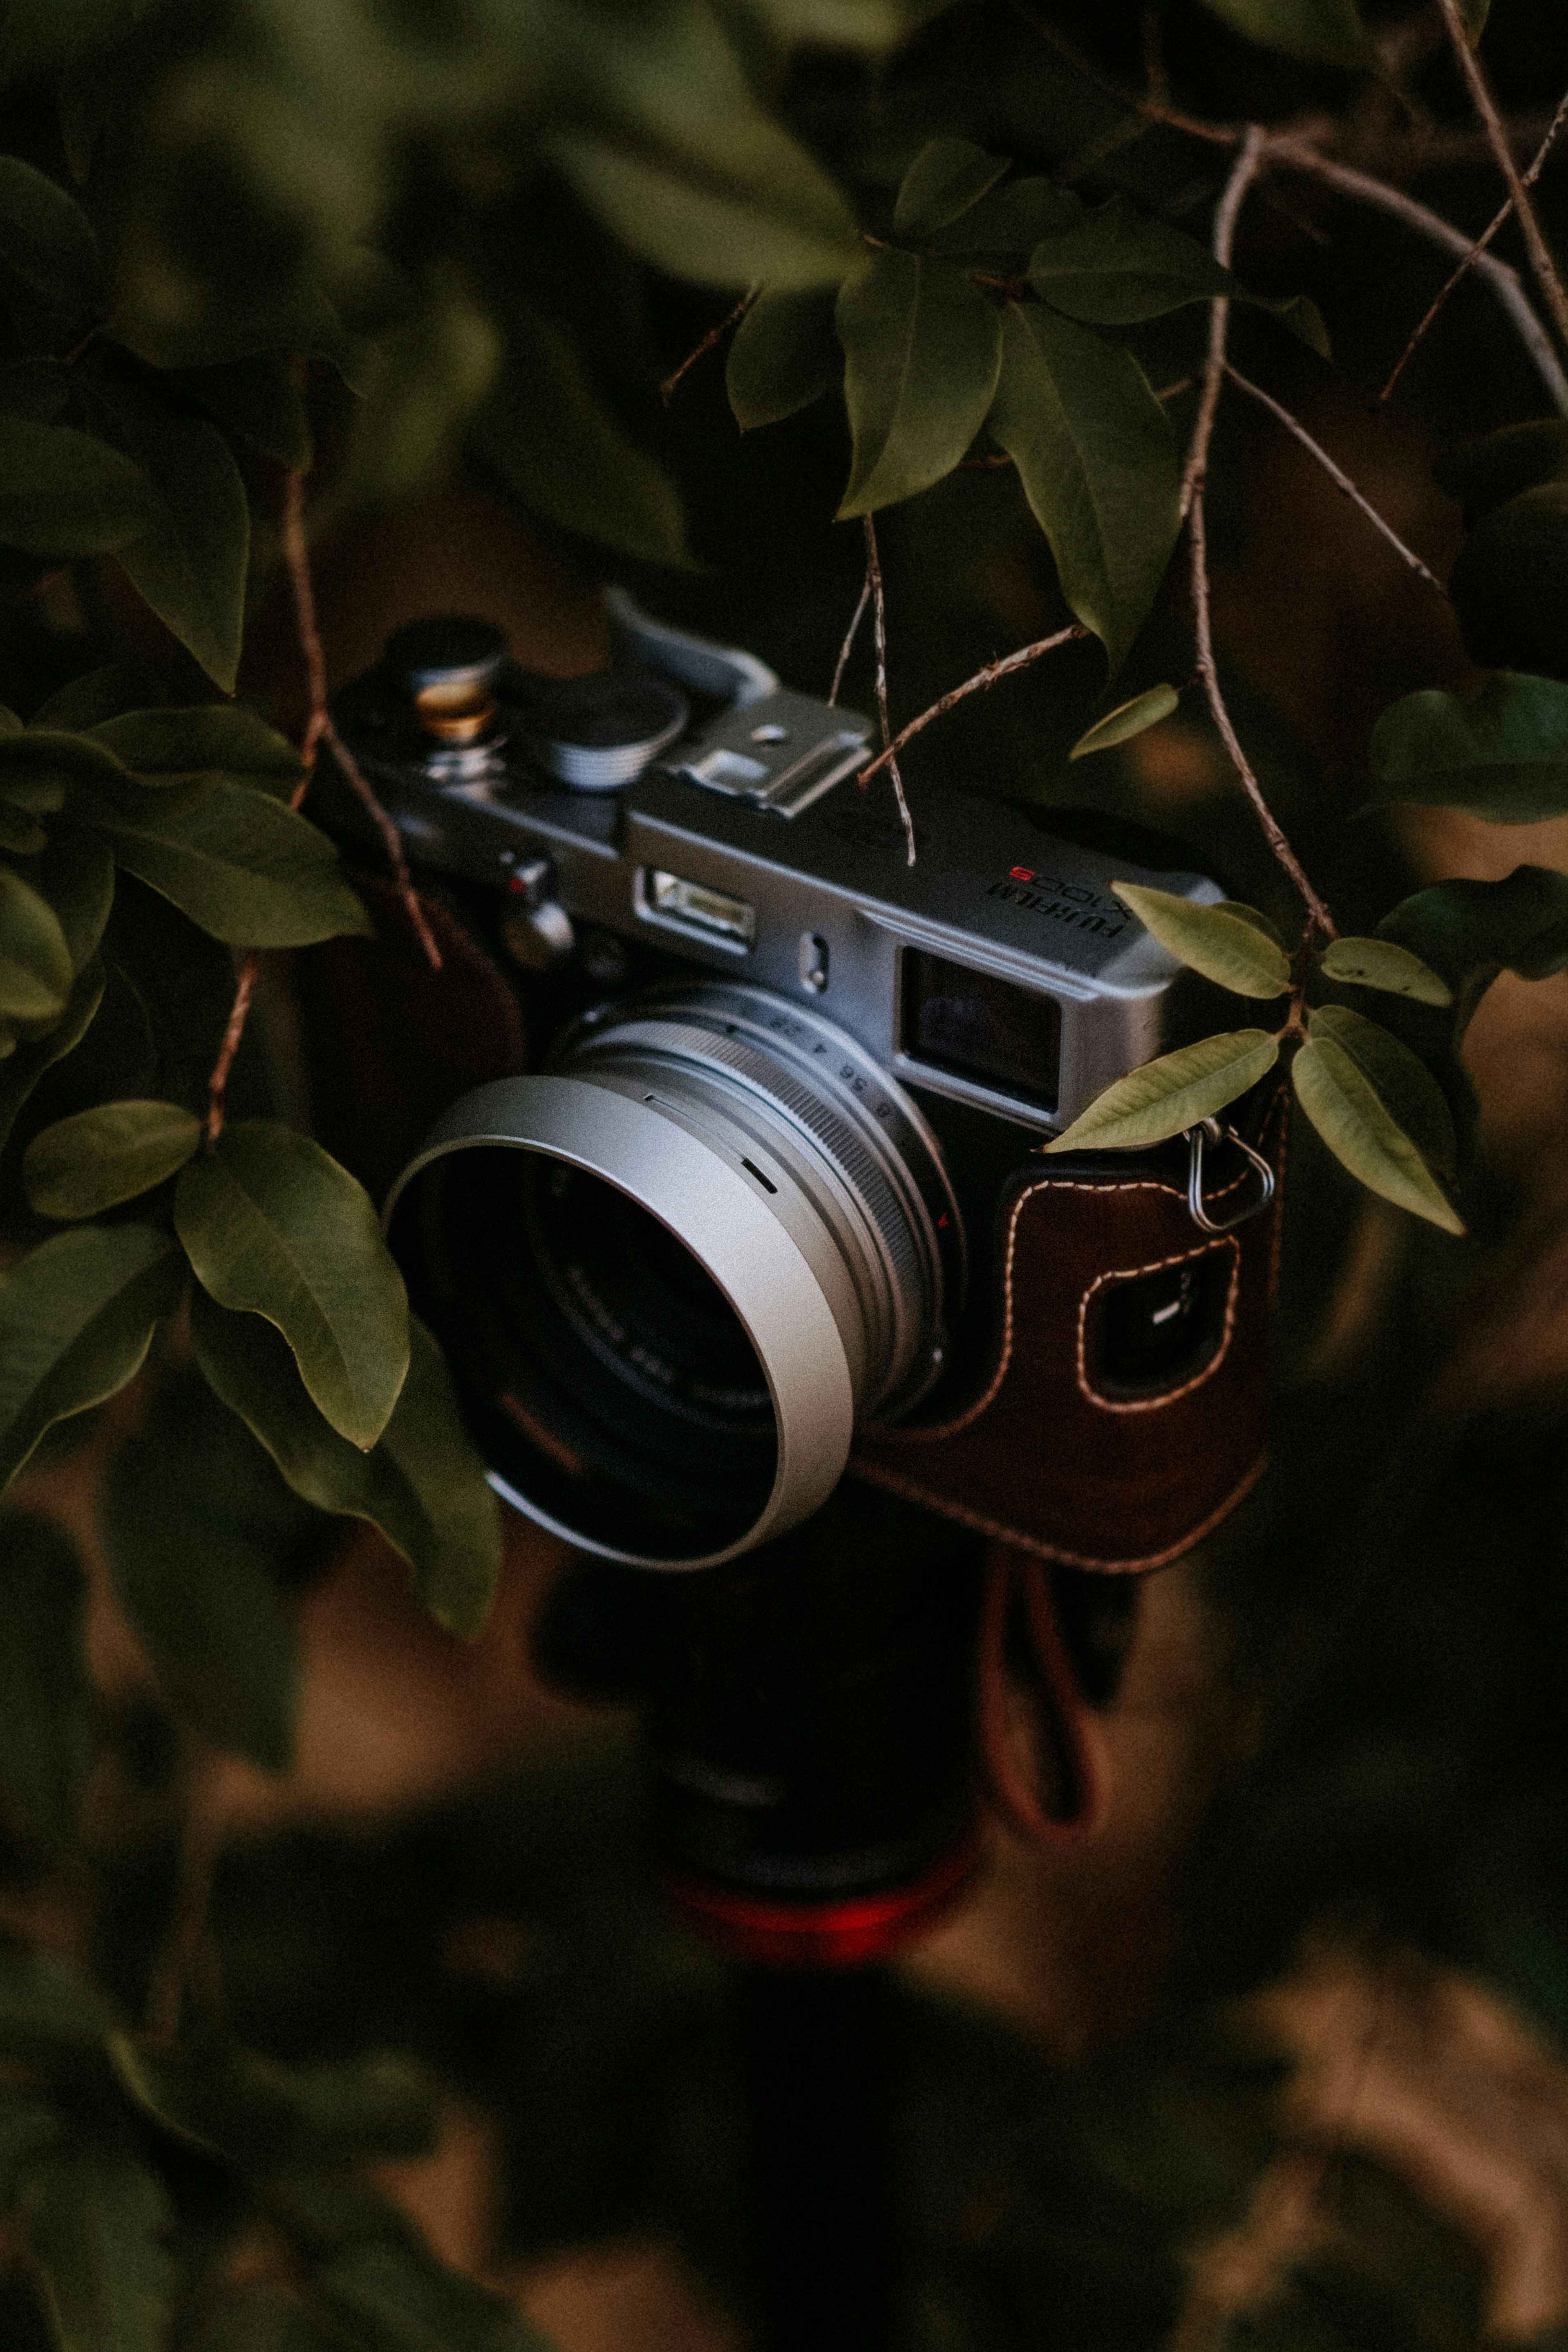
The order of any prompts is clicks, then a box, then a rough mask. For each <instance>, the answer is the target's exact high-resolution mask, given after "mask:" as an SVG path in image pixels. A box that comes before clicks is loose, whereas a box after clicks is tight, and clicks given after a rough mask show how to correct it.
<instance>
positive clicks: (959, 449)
mask: <svg viewBox="0 0 1568 2352" xmlns="http://www.w3.org/2000/svg"><path fill="white" fill-rule="evenodd" d="M837 331H838V340H839V341H840V342H841V343H842V344H843V346H844V354H845V373H844V397H845V402H846V404H847V407H848V411H849V425H850V429H851V431H852V433H853V435H854V440H855V454H854V459H853V463H852V464H851V467H850V469H849V482H848V487H847V489H846V490H845V493H844V498H843V500H842V502H841V504H840V506H839V509H838V511H839V514H840V515H841V516H845V515H859V514H870V513H872V512H873V511H874V510H875V509H877V508H878V507H882V506H890V505H892V504H893V503H894V501H895V500H897V499H907V498H912V497H913V496H914V494H915V493H916V491H918V490H923V489H928V488H930V487H931V483H933V482H938V481H940V480H941V479H942V476H943V475H944V474H947V473H951V472H952V468H953V467H954V466H956V465H957V464H958V462H959V460H960V459H961V458H962V457H963V453H964V451H965V450H966V449H967V448H968V447H969V445H970V443H971V442H972V441H973V438H974V436H975V435H976V434H977V433H978V432H979V430H980V427H981V425H983V424H984V420H985V413H986V411H987V409H988V408H989V407H990V405H991V401H992V395H993V394H994V391H995V388H996V372H997V368H998V366H999V365H1000V362H1001V332H1000V329H999V326H998V322H997V313H996V309H995V306H994V303H991V302H989V301H987V299H985V297H984V294H983V293H982V292H981V291H980V289H979V288H978V287H977V286H975V285H973V283H972V281H971V280H970V279H969V278H966V277H965V276H964V274H963V271H962V270H961V269H959V268H956V267H955V266H954V265H953V264H952V262H950V261H943V260H942V259H940V258H935V257H931V256H926V255H920V254H913V253H900V252H896V251H891V250H889V251H885V252H882V253H877V254H873V255H872V256H871V257H869V258H868V260H866V261H864V262H862V263H861V264H860V265H859V266H858V268H856V269H854V270H853V271H851V273H850V275H849V276H848V277H847V278H846V279H845V282H844V285H843V287H842V289H841V290H840V292H839V296H838V307H837Z"/></svg>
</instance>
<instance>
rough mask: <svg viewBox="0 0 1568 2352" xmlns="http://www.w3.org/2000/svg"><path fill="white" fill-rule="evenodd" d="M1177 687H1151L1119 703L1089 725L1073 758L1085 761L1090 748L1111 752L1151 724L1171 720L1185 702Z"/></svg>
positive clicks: (1080, 738) (1069, 754)
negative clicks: (1113, 747) (1129, 699)
mask: <svg viewBox="0 0 1568 2352" xmlns="http://www.w3.org/2000/svg"><path fill="white" fill-rule="evenodd" d="M1181 699H1182V698H1181V696H1180V695H1179V694H1178V692H1177V691H1176V688H1174V687H1173V686H1151V687H1149V688H1146V689H1145V691H1144V692H1143V693H1142V694H1135V695H1134V696H1133V698H1132V699H1131V702H1121V703H1118V705H1117V707H1116V709H1114V710H1108V711H1107V712H1106V714H1105V717H1104V718H1103V719H1096V720H1095V722H1094V725H1093V726H1092V727H1089V728H1086V729H1085V730H1084V731H1083V733H1082V734H1081V735H1080V736H1079V739H1078V741H1077V742H1076V743H1075V744H1074V745H1073V747H1072V750H1071V751H1069V752H1068V759H1069V760H1081V759H1082V758H1083V757H1084V756H1085V754H1086V753H1087V752H1089V751H1110V747H1111V745H1112V744H1113V743H1127V742H1130V741H1131V739H1132V737H1133V736H1134V735H1142V733H1143V731H1144V730H1145V728H1148V727H1158V725H1159V724H1160V721H1161V719H1169V717H1170V716H1171V713H1172V711H1173V710H1174V709H1176V708H1177V707H1178V705H1179V704H1180V702H1181Z"/></svg>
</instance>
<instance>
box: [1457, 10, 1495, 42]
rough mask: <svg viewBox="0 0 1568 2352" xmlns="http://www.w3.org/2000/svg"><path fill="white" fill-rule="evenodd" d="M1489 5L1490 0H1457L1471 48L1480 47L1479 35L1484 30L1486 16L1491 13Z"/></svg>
mask: <svg viewBox="0 0 1568 2352" xmlns="http://www.w3.org/2000/svg"><path fill="white" fill-rule="evenodd" d="M1491 5H1492V0H1459V15H1460V16H1461V18H1462V19H1463V21H1464V26H1465V31H1466V33H1467V34H1468V37H1469V43H1470V47H1471V48H1472V49H1475V48H1479V47H1480V39H1481V35H1482V34H1483V33H1484V32H1485V31H1486V28H1487V18H1488V16H1489V15H1490V14H1491Z"/></svg>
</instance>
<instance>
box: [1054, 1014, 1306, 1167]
mask: <svg viewBox="0 0 1568 2352" xmlns="http://www.w3.org/2000/svg"><path fill="white" fill-rule="evenodd" d="M1278 1060H1279V1039H1278V1038H1277V1037H1271V1036H1270V1035H1269V1034H1268V1031H1267V1030H1266V1029H1237V1030H1232V1031H1228V1032H1226V1034H1222V1035H1220V1036H1217V1037H1205V1038H1203V1039H1201V1040H1200V1041H1199V1043H1198V1044H1197V1045H1183V1046H1182V1047H1181V1048H1180V1049H1179V1050H1178V1051H1177V1052H1176V1053H1174V1054H1165V1055H1162V1056H1161V1058H1160V1060H1158V1061H1157V1062H1145V1063H1144V1064H1143V1066H1142V1068H1141V1069H1137V1070H1131V1071H1129V1073H1128V1075H1127V1076H1126V1077H1124V1078H1118V1079H1117V1080H1116V1082H1115V1084H1114V1085H1113V1086H1110V1087H1106V1089H1105V1092H1104V1093H1103V1094H1101V1095H1098V1096H1097V1097H1095V1099H1094V1101H1093V1102H1092V1103H1090V1105H1089V1108H1088V1109H1087V1110H1086V1111H1083V1112H1080V1114H1079V1117H1078V1118H1075V1119H1074V1121H1073V1123H1072V1125H1071V1126H1070V1127H1069V1128H1068V1129H1066V1130H1065V1132H1064V1133H1062V1134H1061V1135H1058V1136H1057V1137H1055V1138H1054V1139H1053V1140H1052V1141H1051V1142H1049V1143H1047V1146H1046V1150H1047V1151H1134V1150H1141V1149H1142V1147H1143V1146H1144V1145H1146V1144H1151V1143H1163V1142H1164V1141H1165V1139H1166V1138H1167V1137H1168V1136H1173V1135H1180V1134H1181V1133H1182V1131H1183V1129H1185V1128H1189V1127H1195V1126H1196V1125H1197V1123H1198V1121H1199V1120H1200V1119H1203V1118H1213V1116H1214V1114H1215V1111H1219V1110H1223V1109H1224V1108H1225V1107H1226V1103H1233V1102H1235V1101H1236V1099H1237V1096H1238V1095H1244V1094H1245V1093H1246V1092H1247V1088H1248V1087H1251V1086H1256V1084H1257V1083H1258V1079H1259V1078H1260V1077H1262V1076H1263V1075H1264V1073H1265V1071H1267V1070H1271V1069H1272V1068H1273V1066H1274V1065H1275V1063H1276V1062H1277V1061H1278Z"/></svg>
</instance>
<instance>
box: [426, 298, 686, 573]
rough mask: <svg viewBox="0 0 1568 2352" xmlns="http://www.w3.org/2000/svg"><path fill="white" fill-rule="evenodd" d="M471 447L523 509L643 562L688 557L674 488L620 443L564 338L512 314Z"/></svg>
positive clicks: (547, 324)
mask: <svg viewBox="0 0 1568 2352" xmlns="http://www.w3.org/2000/svg"><path fill="white" fill-rule="evenodd" d="M469 443H470V446H471V447H472V448H473V449H474V451H475V453H476V455H478V456H479V457H481V458H483V460H484V461H485V463H486V464H487V465H489V466H490V467H493V468H494V469H495V471H496V472H497V473H498V474H499V475H500V478H501V480H502V481H503V482H504V483H505V484H506V485H507V488H509V489H510V490H511V491H512V492H513V493H514V494H515V495H516V496H517V497H518V498H519V499H521V501H522V503H523V505H524V506H525V507H527V508H529V509H531V512H533V513H534V514H537V515H541V516H542V517H543V519H544V520H545V521H546V522H552V523H555V524H557V525H558V526H559V527H560V528H561V529H562V530H571V531H578V532H581V534H582V535H583V537H584V538H585V539H592V540H597V541H601V542H602V543H603V544H604V545H605V546H606V547H611V548H614V549H616V551H617V552H618V553H620V554H623V555H630V556H633V557H635V558H637V560H638V561H639V562H646V563H689V562H690V560H691V558H690V553H689V550H688V547H687V544H686V521H685V517H684V514H683V512H682V509H681V504H680V498H679V492H678V491H677V489H676V488H675V485H674V483H673V482H672V481H671V480H670V478H669V477H668V474H667V473H666V472H665V471H664V469H663V467H661V466H659V465H658V464H656V462H655V460H654V459H653V458H652V457H649V456H648V455H647V451H646V450H643V449H639V448H638V447H637V446H636V444H635V443H634V442H632V441H630V440H628V439H627V437H626V434H625V433H623V431H622V430H621V427H620V426H619V425H618V424H616V421H615V419H614V418H613V417H612V416H611V415H610V413H609V411H608V409H607V408H606V407H605V404H604V403H603V402H602V401H601V400H600V398H599V396H598V394H597V393H596V392H595V389H594V387H593V385H592V383H590V382H589V379H588V376H587V374H586V373H585V371H584V366H583V363H582V361H581V359H580V357H579V355H578V353H577V352H576V351H575V350H574V346H573V344H572V342H571V341H570V340H569V338H568V337H567V336H566V334H565V333H564V332H563V330H562V329H561V328H560V327H558V326H556V325H555V324H554V323H553V322H552V321H547V320H544V319H543V318H542V317H539V316H537V315H536V314H534V313H532V312H526V311H523V310H521V309H517V310H514V311H513V314H512V318H511V332H510V350H509V353H508V359H507V363H506V365H505V367H504V368H503V369H502V371H501V373H500V377H499V379H498V380H497V383H496V386H495V389H494V391H493V392H492V393H491V394H490V396H489V399H488V400H487V401H486V402H485V404H484V405H483V407H482V408H481V409H480V411H479V415H478V416H477V417H476V419H475V422H474V426H473V430H472V432H471V433H470V435H469Z"/></svg>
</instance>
